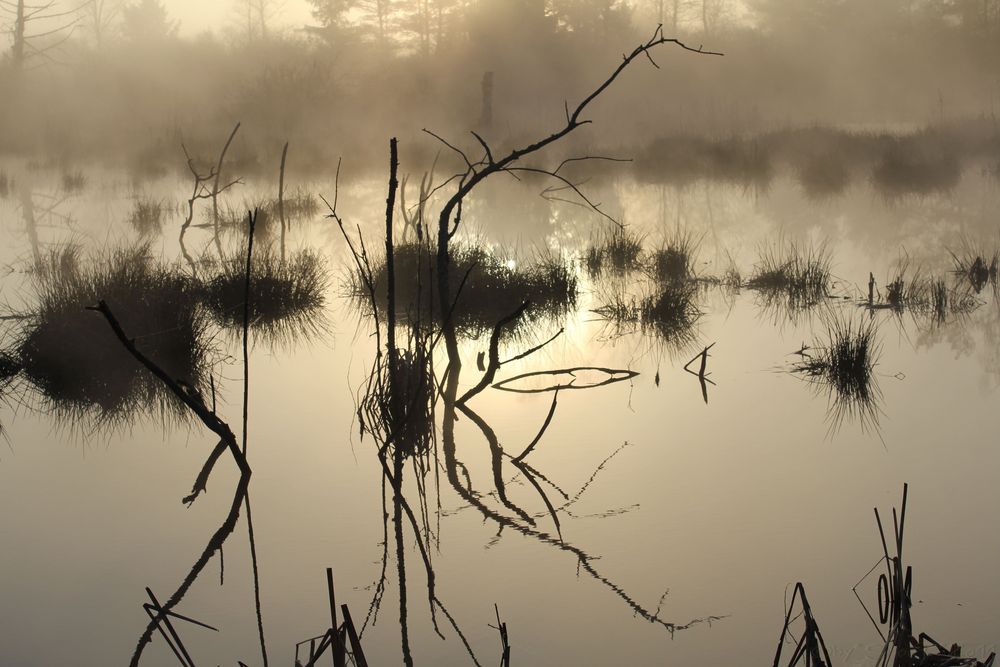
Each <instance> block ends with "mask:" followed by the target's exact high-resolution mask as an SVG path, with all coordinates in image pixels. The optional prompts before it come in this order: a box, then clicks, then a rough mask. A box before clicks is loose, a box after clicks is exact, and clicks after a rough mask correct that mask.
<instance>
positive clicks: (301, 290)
mask: <svg viewBox="0 0 1000 667" xmlns="http://www.w3.org/2000/svg"><path fill="white" fill-rule="evenodd" d="M251 276H252V277H251V283H250V285H251V287H250V289H251V298H250V329H251V331H252V332H253V333H254V334H255V335H257V336H261V337H262V338H263V339H265V340H267V341H269V342H277V341H289V340H291V339H293V338H295V337H298V336H302V335H314V334H316V333H319V332H321V331H323V330H324V326H323V324H324V323H323V320H322V313H323V306H324V305H325V292H326V287H327V283H328V280H327V272H326V268H325V265H324V263H323V260H322V258H320V256H319V255H318V254H316V253H315V252H313V251H311V250H300V251H297V252H293V253H291V254H290V255H289V256H288V257H287V258H286V259H284V260H282V258H281V257H280V255H279V254H278V253H277V252H276V251H275V250H274V249H273V248H271V247H269V246H264V247H263V248H261V249H259V250H257V251H256V252H255V253H254V256H253V264H252V271H251ZM245 280H246V255H245V254H243V253H242V251H240V252H234V253H232V254H229V255H227V256H225V257H224V258H223V260H222V262H221V263H220V264H219V265H218V267H217V269H216V271H215V274H214V275H213V276H211V277H210V278H207V279H206V280H205V281H204V282H203V283H202V284H201V285H200V286H199V293H200V295H201V298H202V300H203V302H204V304H205V306H206V308H207V310H208V312H209V313H210V314H211V316H212V319H213V320H214V321H215V322H216V323H217V324H219V325H220V326H221V327H223V328H224V329H227V330H229V331H235V332H239V331H242V328H243V303H244V291H245Z"/></svg>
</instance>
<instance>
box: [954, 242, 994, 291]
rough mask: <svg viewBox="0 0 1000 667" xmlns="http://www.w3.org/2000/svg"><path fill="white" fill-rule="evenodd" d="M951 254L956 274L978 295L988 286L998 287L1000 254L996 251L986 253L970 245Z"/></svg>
mask: <svg viewBox="0 0 1000 667" xmlns="http://www.w3.org/2000/svg"><path fill="white" fill-rule="evenodd" d="M949 252H950V253H951V258H952V261H953V262H954V267H955V268H954V271H955V274H956V275H957V276H958V277H959V278H960V279H961V281H962V282H964V283H966V284H967V285H969V287H971V288H972V289H973V290H974V291H975V292H976V294H979V293H980V292H982V291H983V289H984V288H985V287H986V286H987V285H992V286H993V287H994V288H995V287H996V285H997V265H998V263H1000V252H998V251H996V250H993V251H985V250H983V249H982V248H975V247H973V246H971V245H968V244H967V245H966V247H965V248H964V249H963V250H960V251H958V252H954V251H949Z"/></svg>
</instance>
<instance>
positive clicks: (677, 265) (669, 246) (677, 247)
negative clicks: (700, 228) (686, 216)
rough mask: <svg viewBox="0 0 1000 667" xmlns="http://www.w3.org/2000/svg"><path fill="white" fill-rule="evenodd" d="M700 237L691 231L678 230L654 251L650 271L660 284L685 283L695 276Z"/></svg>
mask: <svg viewBox="0 0 1000 667" xmlns="http://www.w3.org/2000/svg"><path fill="white" fill-rule="evenodd" d="M700 241H701V239H700V238H697V237H695V235H694V234H693V233H691V232H690V231H680V230H678V231H677V232H675V233H674V234H673V235H671V236H670V237H669V238H668V239H667V240H666V241H665V242H664V243H663V244H662V245H661V246H660V247H659V248H657V249H656V250H654V251H653V255H652V258H651V261H650V273H651V274H652V277H653V279H654V280H656V282H658V283H660V284H668V283H683V282H686V281H688V280H692V279H694V278H695V268H694V267H695V262H696V261H697V255H698V246H699V245H700Z"/></svg>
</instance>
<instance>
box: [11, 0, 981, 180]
mask: <svg viewBox="0 0 1000 667" xmlns="http://www.w3.org/2000/svg"><path fill="white" fill-rule="evenodd" d="M19 4H20V0H18V1H16V2H15V1H12V2H8V3H4V5H3V9H2V10H0V23H6V26H5V27H6V28H7V30H8V32H9V34H10V35H11V36H12V37H11V46H10V47H9V49H8V50H7V52H6V53H5V55H4V57H3V60H2V62H0V96H2V99H3V100H4V104H3V105H2V106H0V154H5V155H8V156H9V155H17V156H22V157H26V158H29V159H31V160H34V161H36V162H39V163H43V164H44V163H48V162H52V163H59V164H66V163H72V162H74V161H79V160H94V159H100V160H105V161H109V162H113V163H115V164H125V165H127V166H129V167H130V168H132V169H133V170H134V171H135V172H136V173H156V172H157V171H162V170H163V169H164V168H171V166H172V167H173V168H184V163H185V160H184V156H183V153H182V151H181V148H180V145H181V144H182V143H183V144H185V145H186V146H187V147H188V149H189V151H190V152H191V153H192V155H193V156H196V157H204V158H205V159H211V157H212V156H213V155H214V154H217V152H218V150H219V145H220V144H221V143H222V142H223V141H224V140H225V137H226V136H227V133H228V131H229V130H230V129H231V128H232V126H233V125H234V124H235V123H236V122H237V121H240V122H242V123H243V128H244V129H243V130H241V133H240V136H239V138H238V141H237V142H236V144H235V145H234V146H233V150H232V152H231V154H230V157H231V158H232V159H234V160H235V162H236V163H237V164H239V165H240V166H242V167H243V168H244V169H245V170H250V169H253V168H256V167H260V168H266V169H271V168H272V166H273V165H272V164H271V163H272V162H275V161H276V159H277V155H279V154H280V150H281V146H282V145H283V144H284V142H285V141H289V142H291V144H292V146H293V149H294V151H295V152H294V155H295V156H296V161H295V164H296V165H299V166H300V168H301V167H302V166H305V167H308V168H321V167H326V168H331V167H332V166H333V165H335V164H336V160H337V157H338V156H345V157H347V158H348V159H349V160H353V162H354V165H365V164H366V163H368V161H369V160H371V161H372V162H373V163H375V164H377V162H374V161H375V160H376V158H375V156H376V155H379V150H380V149H381V146H382V144H383V143H384V139H385V137H387V136H390V135H395V136H399V137H400V138H401V140H402V141H403V142H404V144H403V145H404V150H409V151H411V152H410V153H408V154H407V155H408V156H409V157H410V158H411V164H412V163H413V162H412V158H413V156H414V153H413V151H421V154H420V156H419V157H421V158H422V159H423V158H426V159H427V161H428V163H429V161H430V160H431V159H432V158H433V154H434V152H436V151H437V150H438V148H439V147H440V144H436V143H435V142H434V140H433V139H432V138H430V137H429V136H428V135H425V134H423V133H422V132H421V129H422V128H428V129H432V130H434V131H435V132H438V133H440V134H442V135H445V136H447V137H449V138H452V139H454V140H455V141H458V142H464V140H465V138H471V137H470V135H469V134H468V130H470V129H476V130H477V131H480V133H481V134H482V135H483V136H486V137H487V138H488V139H489V140H490V141H491V143H494V144H495V145H497V146H501V147H502V146H503V145H504V144H506V143H512V142H515V141H517V140H518V139H519V138H523V137H525V136H537V135H538V133H539V131H544V130H545V129H547V128H554V127H557V126H558V125H559V124H560V122H561V116H562V114H563V113H564V111H563V109H564V101H567V100H568V101H570V102H573V101H574V100H577V98H578V97H579V96H580V95H581V94H582V93H583V92H584V91H588V90H590V89H591V88H592V87H593V85H594V83H595V81H599V80H601V78H603V77H604V76H606V75H607V73H608V72H609V71H610V69H612V68H613V67H615V66H616V64H617V63H618V62H619V61H620V58H621V54H622V52H623V51H625V50H627V49H630V48H631V47H632V46H634V44H636V43H638V42H640V41H642V40H644V39H647V38H648V37H649V35H651V34H652V32H653V30H654V29H655V26H656V25H657V24H658V23H662V24H663V25H664V29H665V31H666V32H667V33H668V34H676V35H677V36H678V37H679V38H681V39H683V40H684V41H685V42H686V43H688V44H689V45H690V46H693V47H695V48H697V47H699V46H702V45H703V46H704V47H705V48H706V49H709V48H711V49H713V50H719V51H723V52H724V53H725V54H726V55H725V57H723V58H716V57H707V56H699V55H696V54H691V53H686V52H682V51H680V50H673V51H670V50H667V51H661V52H659V53H658V54H657V62H658V64H659V65H660V67H661V69H656V68H654V67H652V66H649V67H644V68H635V69H634V70H633V71H630V72H629V73H628V75H627V76H626V77H624V78H622V80H620V81H619V82H617V83H616V89H615V90H614V91H613V92H611V94H609V95H606V96H605V97H604V98H602V100H601V103H600V105H598V106H597V107H595V109H594V110H593V116H592V117H593V118H594V120H595V121H596V122H595V124H594V126H592V127H590V128H587V131H586V132H582V133H580V135H579V137H576V138H575V141H576V142H577V143H576V145H575V146H573V148H574V149H579V148H581V147H599V148H602V149H603V148H608V147H612V148H613V147H617V146H622V145H624V146H636V145H640V146H641V145H645V144H648V143H649V142H650V141H652V140H655V139H659V138H663V137H667V136H674V135H678V134H688V135H713V136H722V135H736V134H740V135H745V134H747V133H751V132H752V133H762V132H766V131H771V130H774V129H779V128H785V127H789V126H792V127H803V126H811V125H815V124H823V125H844V124H852V125H855V126H856V125H858V124H864V125H868V126H878V127H885V126H887V125H892V124H895V123H909V124H916V125H925V124H928V123H936V124H939V125H940V124H943V123H947V122H949V121H953V120H955V119H958V118H964V117H973V116H975V117H980V118H988V119H992V118H995V113H996V110H997V107H998V106H1000V82H998V80H997V78H996V64H997V63H998V62H1000V0H880V1H879V2H871V1H870V0H749V1H748V2H747V3H742V2H738V1H737V0H632V1H631V2H625V1H623V0H502V1H500V0H311V5H312V8H313V21H312V24H311V25H308V26H301V27H297V28H288V27H279V26H281V22H280V6H279V5H278V4H277V3H276V2H274V1H272V0H245V1H244V2H242V3H234V4H235V5H236V8H235V9H234V16H233V20H232V21H231V22H230V23H229V24H227V26H225V30H223V29H222V28H223V27H221V26H220V30H219V31H217V32H216V33H211V34H210V33H206V34H203V35H200V36H197V37H192V38H186V37H181V36H179V35H178V31H177V24H176V22H175V21H174V20H173V19H172V17H171V16H170V14H169V12H168V10H167V9H166V8H165V7H164V5H163V4H162V3H161V2H160V1H159V0H138V1H133V2H124V3H115V2H112V1H110V0H104V1H102V2H93V3H85V4H84V5H83V6H82V7H81V8H79V9H78V10H77V11H78V12H79V15H78V16H76V17H75V18H73V17H71V18H73V21H72V23H71V24H70V23H67V24H66V26H67V27H65V29H63V28H62V25H63V24H62V23H60V19H59V18H51V19H49V20H48V22H44V21H41V22H37V23H36V20H35V19H34V18H31V19H26V20H22V21H21V22H19V21H18V19H17V6H18V5H19ZM60 6H61V3H60V2H57V3H56V4H54V5H53V7H52V8H51V9H50V10H49V11H50V13H52V14H53V16H56V15H57V14H59V13H60V12H61V11H67V12H69V11H70V10H75V9H76V6H73V7H70V6H69V5H67V6H66V7H65V8H62V10H60ZM19 26H20V29H19ZM462 145H468V144H464V143H463V144H462ZM471 145H472V146H476V144H475V142H472V144H471ZM244 173H246V172H244Z"/></svg>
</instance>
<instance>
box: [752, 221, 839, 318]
mask: <svg viewBox="0 0 1000 667" xmlns="http://www.w3.org/2000/svg"><path fill="white" fill-rule="evenodd" d="M830 266H831V258H830V254H829V252H828V251H827V248H826V245H825V244H820V245H819V246H814V245H811V244H809V245H805V246H801V245H798V244H796V243H792V242H788V243H785V242H784V241H781V240H779V241H778V242H777V243H776V244H774V245H767V246H764V247H763V248H762V249H761V251H760V257H759V259H758V261H757V264H756V265H755V266H754V269H753V273H752V274H751V276H750V278H749V279H747V281H746V282H745V283H744V284H743V287H746V288H747V289H751V290H754V291H756V292H757V293H758V295H759V297H760V305H761V306H762V307H763V308H764V309H765V310H773V311H774V312H775V313H776V316H777V315H783V316H785V317H787V318H789V319H794V318H795V317H796V316H797V315H798V314H799V313H800V312H802V311H804V310H808V309H810V308H812V307H813V306H816V305H818V304H820V303H822V302H823V301H825V300H826V298H827V296H828V292H829V289H830V282H831V273H830Z"/></svg>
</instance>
